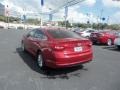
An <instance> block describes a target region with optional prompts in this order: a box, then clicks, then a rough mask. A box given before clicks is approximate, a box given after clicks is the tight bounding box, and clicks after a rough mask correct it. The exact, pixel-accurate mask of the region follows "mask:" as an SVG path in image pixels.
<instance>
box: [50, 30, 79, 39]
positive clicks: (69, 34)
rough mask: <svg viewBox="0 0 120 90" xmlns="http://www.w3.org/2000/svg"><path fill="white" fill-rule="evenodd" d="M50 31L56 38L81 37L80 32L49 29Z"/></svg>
mask: <svg viewBox="0 0 120 90" xmlns="http://www.w3.org/2000/svg"><path fill="white" fill-rule="evenodd" d="M48 33H49V34H50V35H51V36H52V37H53V38H55V39H63V38H81V37H80V36H79V35H78V34H76V33H75V32H72V31H67V30H48Z"/></svg>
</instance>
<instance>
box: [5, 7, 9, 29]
mask: <svg viewBox="0 0 120 90" xmlns="http://www.w3.org/2000/svg"><path fill="white" fill-rule="evenodd" d="M8 8H9V7H8V5H7V7H6V16H7V27H8V28H9V9H8Z"/></svg>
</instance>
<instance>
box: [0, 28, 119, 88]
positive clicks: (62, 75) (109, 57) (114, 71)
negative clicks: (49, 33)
mask: <svg viewBox="0 0 120 90" xmlns="http://www.w3.org/2000/svg"><path fill="white" fill-rule="evenodd" d="M27 32H28V31H25V30H3V29H0V90H120V50H117V49H116V48H114V47H113V46H111V47H109V46H105V45H97V46H93V50H94V59H93V61H92V62H90V63H87V64H85V65H84V67H81V66H77V67H73V68H66V69H58V70H53V69H47V70H45V71H42V70H40V69H39V68H38V66H37V65H36V61H35V60H34V57H32V56H31V55H30V54H28V53H24V52H22V50H21V48H20V41H21V38H22V35H23V34H24V33H27Z"/></svg>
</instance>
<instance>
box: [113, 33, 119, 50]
mask: <svg viewBox="0 0 120 90" xmlns="http://www.w3.org/2000/svg"><path fill="white" fill-rule="evenodd" d="M117 36H118V38H116V39H115V41H114V45H115V46H116V47H117V48H118V49H120V32H119V33H118V34H117Z"/></svg>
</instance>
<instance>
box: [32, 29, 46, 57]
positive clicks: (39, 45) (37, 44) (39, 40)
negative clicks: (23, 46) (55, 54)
mask: <svg viewBox="0 0 120 90" xmlns="http://www.w3.org/2000/svg"><path fill="white" fill-rule="evenodd" d="M46 42H47V36H46V35H45V34H44V33H43V32H42V31H41V30H36V32H35V34H34V37H33V38H32V40H31V42H30V48H31V51H32V53H33V54H34V55H36V52H37V50H41V51H43V49H44V48H46V47H47V43H46Z"/></svg>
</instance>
